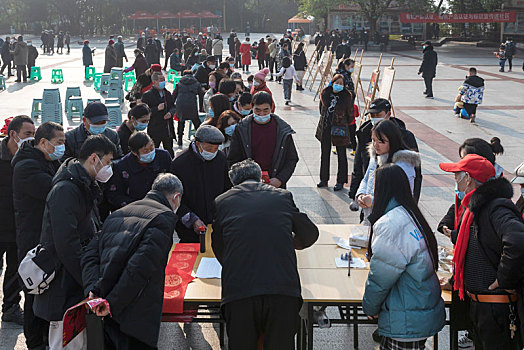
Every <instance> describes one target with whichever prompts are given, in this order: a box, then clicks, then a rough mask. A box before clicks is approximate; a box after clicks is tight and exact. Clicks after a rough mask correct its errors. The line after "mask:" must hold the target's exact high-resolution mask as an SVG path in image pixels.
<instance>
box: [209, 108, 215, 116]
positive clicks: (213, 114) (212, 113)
mask: <svg viewBox="0 0 524 350" xmlns="http://www.w3.org/2000/svg"><path fill="white" fill-rule="evenodd" d="M207 115H208V116H209V117H210V118H214V117H215V111H213V110H212V109H211V108H209V110H208V111H207Z"/></svg>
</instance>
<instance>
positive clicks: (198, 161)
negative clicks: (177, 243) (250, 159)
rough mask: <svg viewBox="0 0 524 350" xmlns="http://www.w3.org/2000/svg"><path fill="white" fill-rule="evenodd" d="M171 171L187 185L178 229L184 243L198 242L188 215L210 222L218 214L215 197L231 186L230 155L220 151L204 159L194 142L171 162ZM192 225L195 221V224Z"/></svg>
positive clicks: (179, 212) (179, 214) (178, 213)
mask: <svg viewBox="0 0 524 350" xmlns="http://www.w3.org/2000/svg"><path fill="white" fill-rule="evenodd" d="M170 171H171V173H173V174H175V175H176V176H177V177H178V178H179V179H180V181H181V182H182V185H183V186H184V194H183V195H182V204H181V205H180V208H179V209H178V211H177V215H178V216H179V217H180V221H179V222H178V223H177V225H176V232H177V234H178V237H180V240H181V241H182V242H184V243H190V242H198V239H199V238H198V236H197V235H196V234H195V232H194V231H193V227H192V225H190V224H189V228H188V227H187V226H186V225H185V224H184V223H186V222H187V221H186V218H185V217H184V216H186V215H188V216H189V215H190V214H189V213H193V214H194V215H196V216H197V217H198V218H200V220H202V221H203V222H204V223H205V224H206V225H208V224H211V223H212V221H213V216H214V215H215V205H214V200H215V198H216V197H217V196H219V195H221V194H222V193H224V192H225V191H227V190H228V189H229V188H230V187H231V183H230V181H229V177H228V166H227V160H226V156H225V155H224V154H223V153H222V152H218V153H217V155H216V157H215V158H213V159H212V160H210V161H206V160H204V158H202V156H200V154H199V153H197V151H196V146H195V144H194V143H191V144H190V145H189V147H188V148H187V149H185V150H184V151H183V152H182V153H180V154H179V155H178V156H177V157H176V158H175V159H174V160H173V162H172V163H171V168H170ZM191 224H192V223H191Z"/></svg>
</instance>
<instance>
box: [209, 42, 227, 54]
mask: <svg viewBox="0 0 524 350" xmlns="http://www.w3.org/2000/svg"><path fill="white" fill-rule="evenodd" d="M211 50H212V51H213V55H215V56H221V55H222V51H224V41H223V40H222V39H213V43H212V44H211Z"/></svg>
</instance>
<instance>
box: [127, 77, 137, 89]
mask: <svg viewBox="0 0 524 350" xmlns="http://www.w3.org/2000/svg"><path fill="white" fill-rule="evenodd" d="M135 82H136V80H135V76H134V75H131V76H127V77H124V90H126V91H127V92H129V91H131V89H132V88H133V85H135Z"/></svg>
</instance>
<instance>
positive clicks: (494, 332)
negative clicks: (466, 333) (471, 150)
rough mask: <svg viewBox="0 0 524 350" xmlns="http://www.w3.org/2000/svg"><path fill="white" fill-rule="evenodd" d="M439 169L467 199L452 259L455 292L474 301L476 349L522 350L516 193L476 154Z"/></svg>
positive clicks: (522, 261) (522, 229)
mask: <svg viewBox="0 0 524 350" xmlns="http://www.w3.org/2000/svg"><path fill="white" fill-rule="evenodd" d="M439 166H440V168H441V169H442V170H444V171H446V172H450V173H454V174H455V181H456V182H457V190H458V191H461V192H464V193H465V194H466V195H465V196H464V198H463V200H462V202H461V205H462V206H463V207H465V208H467V209H464V214H462V215H461V217H462V219H461V222H462V223H461V227H460V230H459V235H458V238H457V244H456V246H455V252H454V256H453V262H454V271H455V272H454V279H455V285H454V286H455V289H457V290H459V293H462V294H463V295H464V296H465V295H466V294H467V295H468V296H469V307H470V319H471V322H472V334H471V335H472V336H473V341H474V343H475V348H477V349H520V348H521V347H522V345H520V334H519V333H520V332H519V329H518V328H517V326H518V323H517V322H516V321H515V322H513V325H514V326H515V327H514V331H515V334H514V336H511V332H510V330H511V329H512V326H511V324H512V323H511V320H512V319H513V320H516V319H517V312H518V313H520V314H521V315H522V310H519V308H520V307H521V306H522V300H521V298H522V297H523V295H522V281H523V277H524V269H523V266H524V221H523V220H522V216H521V214H520V212H519V211H518V209H517V207H516V206H515V205H514V204H513V202H512V201H511V198H512V197H513V187H512V186H511V183H510V182H509V181H508V180H506V179H505V178H503V177H499V178H495V168H494V167H493V164H491V163H490V162H489V161H488V160H487V159H486V158H484V157H482V156H479V155H477V154H468V155H466V156H465V157H464V158H462V159H461V160H460V161H459V162H458V163H440V164H439ZM471 216H472V218H471ZM466 223H470V225H469V226H468V225H466ZM488 298H489V299H488ZM517 299H518V306H519V308H517Z"/></svg>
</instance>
